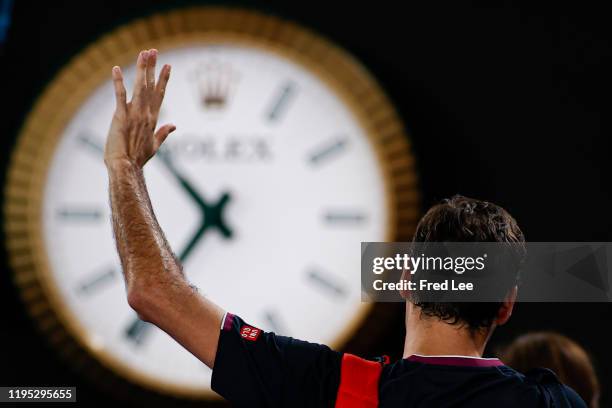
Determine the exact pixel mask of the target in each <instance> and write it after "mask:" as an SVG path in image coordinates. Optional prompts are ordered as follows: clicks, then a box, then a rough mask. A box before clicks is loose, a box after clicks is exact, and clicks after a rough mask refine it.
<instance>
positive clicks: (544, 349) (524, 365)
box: [500, 332, 599, 408]
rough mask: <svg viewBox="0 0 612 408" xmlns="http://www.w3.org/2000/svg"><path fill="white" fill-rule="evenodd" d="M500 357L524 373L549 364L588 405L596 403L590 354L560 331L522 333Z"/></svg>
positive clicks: (597, 389)
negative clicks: (559, 332)
mask: <svg viewBox="0 0 612 408" xmlns="http://www.w3.org/2000/svg"><path fill="white" fill-rule="evenodd" d="M500 358H501V359H502V360H503V361H504V363H505V364H507V365H509V366H510V367H512V368H514V369H515V370H518V371H520V372H523V373H525V372H527V371H529V370H531V369H533V368H538V367H546V368H550V369H551V370H553V371H554V372H555V373H556V374H557V376H558V377H559V380H561V382H562V383H564V384H566V385H568V386H570V387H572V388H573V389H574V390H575V391H576V392H577V393H578V395H580V396H581V397H582V399H583V400H585V401H586V403H587V404H588V406H589V407H591V408H596V407H597V406H598V401H599V381H598V380H597V375H596V374H595V369H594V368H593V364H592V363H591V359H590V358H589V355H588V354H587V352H586V351H585V350H584V349H583V348H582V347H580V345H579V344H578V343H576V342H575V341H573V340H571V339H569V338H567V337H565V336H563V335H561V334H558V333H552V332H537V333H528V334H524V335H522V336H520V337H518V338H517V339H516V340H514V342H512V344H510V346H508V347H507V348H506V349H505V350H503V351H502V352H501V353H500Z"/></svg>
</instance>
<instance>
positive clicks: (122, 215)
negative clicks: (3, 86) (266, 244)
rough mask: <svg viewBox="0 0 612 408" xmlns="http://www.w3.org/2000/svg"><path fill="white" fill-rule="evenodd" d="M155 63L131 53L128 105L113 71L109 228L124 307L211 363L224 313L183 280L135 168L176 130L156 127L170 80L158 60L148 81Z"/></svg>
mask: <svg viewBox="0 0 612 408" xmlns="http://www.w3.org/2000/svg"><path fill="white" fill-rule="evenodd" d="M156 60H157V51H156V50H149V51H143V52H141V53H140V54H139V55H138V60H137V63H136V80H135V84H134V93H133V96H132V100H131V101H130V102H127V100H126V90H125V87H124V85H123V76H122V74H121V70H120V68H119V67H114V68H113V73H112V76H113V83H114V86H115V95H116V101H117V107H116V110H115V114H114V116H113V120H112V123H111V127H110V130H109V133H108V139H107V142H106V148H105V152H104V161H105V163H106V167H107V169H108V175H109V182H110V187H109V189H110V202H111V211H112V217H113V230H114V232H115V240H116V242H117V250H118V251H119V257H120V258H121V265H122V267H123V274H124V278H125V284H126V289H127V296H128V303H129V304H130V306H131V307H132V308H133V309H134V310H135V311H136V312H137V313H138V315H139V317H140V318H141V319H143V320H145V321H148V322H151V323H153V324H155V325H156V326H158V327H159V328H161V329H162V330H164V331H165V332H166V333H168V334H169V335H170V336H172V337H173V338H174V339H175V340H176V341H178V342H179V343H180V344H182V345H183V347H185V348H186V349H187V350H189V351H190V352H191V353H192V354H194V355H195V356H196V357H198V358H199V359H200V360H202V361H203V362H204V363H205V364H206V365H208V366H209V367H211V368H212V367H213V365H214V360H215V354H216V351H217V342H218V339H219V327H220V325H221V319H222V316H223V311H222V310H221V309H220V308H219V307H218V306H216V305H215V304H214V303H212V302H210V301H209V300H207V299H205V298H204V297H203V296H201V295H199V294H198V292H197V290H196V289H195V288H194V287H192V286H191V285H190V284H189V282H188V281H187V279H186V278H185V275H184V274H183V271H182V267H181V264H180V263H179V261H178V260H177V258H176V257H175V256H174V254H173V252H172V249H171V248H170V246H169V245H168V242H167V241H166V238H165V236H164V233H163V231H162V230H161V228H160V226H159V224H158V222H157V219H156V218H155V214H154V212H153V208H152V206H151V202H150V200H149V194H148V192H147V188H146V184H145V180H144V176H143V172H142V167H143V166H144V165H145V163H146V162H147V161H148V160H149V159H150V158H151V157H153V155H154V154H155V152H156V151H157V150H158V149H159V146H160V145H161V144H162V143H163V141H164V140H165V139H166V137H167V136H168V134H170V132H172V131H174V129H175V127H174V125H169V124H168V125H164V126H161V127H160V128H159V129H158V130H157V132H155V127H156V124H157V117H158V114H159V109H160V106H161V103H162V101H163V97H164V92H165V88H166V84H167V83H168V79H169V77H170V66H169V65H165V66H164V67H163V68H162V70H161V72H160V74H159V79H158V81H157V83H156V82H155V63H156Z"/></svg>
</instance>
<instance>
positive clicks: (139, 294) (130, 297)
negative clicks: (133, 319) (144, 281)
mask: <svg viewBox="0 0 612 408" xmlns="http://www.w3.org/2000/svg"><path fill="white" fill-rule="evenodd" d="M151 289H152V288H145V287H143V286H139V285H132V287H130V288H129V289H128V293H127V301H128V304H129V305H130V307H131V308H132V309H133V310H134V311H135V312H136V313H137V314H138V318H139V319H140V320H142V321H145V322H148V323H153V321H152V320H153V316H155V309H156V308H157V307H158V306H157V305H156V300H155V299H156V296H155V295H154V293H155V292H154V290H151Z"/></svg>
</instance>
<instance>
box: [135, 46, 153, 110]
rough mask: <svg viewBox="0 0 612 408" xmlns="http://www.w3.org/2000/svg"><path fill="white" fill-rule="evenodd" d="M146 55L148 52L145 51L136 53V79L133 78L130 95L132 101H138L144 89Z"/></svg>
mask: <svg viewBox="0 0 612 408" xmlns="http://www.w3.org/2000/svg"><path fill="white" fill-rule="evenodd" d="M148 57H149V53H148V52H147V51H141V52H140V54H138V59H137V60H136V79H135V80H134V95H133V96H132V102H137V101H139V100H140V98H141V97H142V94H143V92H144V90H145V87H146V83H145V72H146V70H147V59H148Z"/></svg>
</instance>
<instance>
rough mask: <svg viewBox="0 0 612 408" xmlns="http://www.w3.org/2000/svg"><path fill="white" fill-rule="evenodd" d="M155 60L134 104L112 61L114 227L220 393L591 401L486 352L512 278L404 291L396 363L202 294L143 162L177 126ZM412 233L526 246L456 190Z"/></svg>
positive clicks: (315, 398) (147, 293)
mask: <svg viewBox="0 0 612 408" xmlns="http://www.w3.org/2000/svg"><path fill="white" fill-rule="evenodd" d="M156 59H157V51H156V50H148V51H143V52H141V53H140V54H139V56H138V59H137V63H136V66H137V69H136V80H135V85H134V91H133V95H132V98H131V100H130V101H129V102H128V101H127V97H126V94H127V92H126V89H125V87H124V84H123V76H122V73H121V69H120V68H119V67H113V70H112V77H113V83H114V87H115V96H116V103H117V106H116V111H115V113H114V116H113V119H112V122H111V126H110V130H109V133H108V138H107V143H106V147H105V154H104V160H105V164H106V167H107V169H108V175H109V191H110V204H111V211H112V221H113V230H114V234H115V239H116V244H117V250H118V252H119V256H120V259H121V264H122V269H123V274H124V278H125V283H126V290H127V299H128V303H129V304H130V306H131V307H132V308H133V309H134V310H135V311H136V312H137V313H138V315H139V316H140V318H141V319H143V320H145V321H148V322H151V323H153V324H155V325H156V326H158V327H159V328H161V329H162V330H164V331H165V332H167V333H168V334H169V335H170V336H172V337H173V338H174V339H175V340H176V341H177V342H179V343H180V344H181V345H182V346H183V347H185V348H186V349H187V350H189V351H190V352H191V353H192V354H194V355H195V356H196V357H198V358H199V359H200V360H201V361H202V362H203V363H204V364H206V365H207V366H209V367H210V368H212V370H213V374H212V388H213V390H215V391H216V392H217V393H219V394H220V395H221V396H223V397H224V398H225V399H227V400H228V401H229V402H231V403H232V404H233V405H235V406H249V407H333V406H335V407H352V408H360V407H364V408H365V407H376V406H380V407H400V406H401V407H417V406H418V407H436V408H441V407H450V406H464V407H487V408H490V407H492V406H494V407H496V408H504V407H517V406H521V407H522V408H530V407H552V406H555V407H563V406H567V407H586V406H585V404H584V402H583V401H582V400H581V399H580V397H578V395H577V394H576V393H575V392H574V391H572V390H571V389H570V388H569V387H566V386H563V385H561V383H559V381H558V380H557V378H556V377H555V376H554V374H552V373H551V372H550V371H546V372H543V373H540V374H541V375H539V376H537V377H528V376H525V375H522V374H520V373H518V372H517V371H515V370H513V369H512V368H510V367H508V366H505V365H504V364H503V363H502V362H501V361H500V360H498V359H495V358H492V359H491V358H482V354H483V350H484V348H485V345H486V344H487V341H488V340H489V338H490V337H491V335H492V333H493V331H494V330H495V328H496V327H497V326H499V325H502V324H504V323H506V322H507V321H508V319H509V318H510V316H511V314H512V309H513V307H514V302H515V299H516V294H517V288H516V286H515V285H514V283H513V286H511V287H508V291H507V293H506V295H505V298H504V299H500V301H499V302H497V303H479V304H469V303H432V302H417V303H413V302H412V301H409V300H407V301H406V302H405V303H406V319H405V324H406V337H405V342H404V355H403V357H404V358H403V359H401V360H399V361H397V362H394V363H392V364H384V363H383V362H378V361H370V360H366V359H363V358H360V357H357V356H355V355H352V354H348V353H340V352H336V351H333V350H331V349H330V348H329V347H327V346H325V345H320V344H314V343H309V342H305V341H301V340H297V339H293V338H290V337H285V336H279V335H276V334H274V333H269V332H264V331H262V330H260V329H259V328H257V327H253V326H251V325H249V324H248V323H246V322H244V321H243V320H242V319H241V318H240V317H238V316H236V315H234V314H232V313H229V312H225V311H224V310H223V309H221V308H220V307H219V306H217V305H216V304H214V303H213V302H212V301H211V300H210V299H207V298H206V297H204V296H202V295H201V294H200V293H199V292H198V290H197V289H196V288H195V287H193V286H192V285H191V284H190V283H189V281H188V280H187V278H186V276H185V275H184V273H183V270H182V267H181V264H180V262H179V261H178V260H177V258H176V256H175V255H174V254H173V252H172V249H171V248H170V246H169V244H168V242H167V241H166V238H165V236H164V233H163V231H162V230H161V228H160V226H159V224H158V222H157V220H156V218H155V214H154V212H153V208H152V205H151V202H150V199H149V195H148V192H147V187H146V182H145V179H144V176H143V170H142V168H143V166H144V165H145V164H146V163H147V161H148V160H149V159H150V158H151V157H153V155H154V154H155V153H156V151H157V150H158V148H159V147H160V145H161V144H162V143H163V142H164V140H165V139H166V137H168V135H169V134H170V133H171V132H172V131H173V130H175V126H174V125H171V124H166V125H163V126H161V127H159V128H158V129H157V130H155V129H156V122H157V117H158V114H159V110H160V106H161V104H162V100H163V96H164V93H165V88H166V85H167V83H168V80H169V77H170V66H168V65H165V66H164V67H163V68H162V69H161V73H160V75H159V79H158V80H157V81H156V79H155V77H154V74H155V64H156ZM414 240H415V241H419V242H444V241H451V242H452V241H459V242H461V241H473V242H480V241H490V242H501V243H508V244H519V245H518V246H519V247H521V248H522V249H523V250H524V237H523V233H522V232H521V230H520V229H519V227H518V225H517V223H516V221H515V220H514V219H513V218H512V217H511V216H510V214H508V213H507V212H506V211H505V210H504V209H502V208H501V207H499V206H497V205H494V204H492V203H488V202H484V201H479V200H475V199H470V198H466V197H461V196H456V197H453V198H451V199H450V200H446V201H444V202H442V203H441V204H438V205H436V206H434V207H433V208H431V209H430V210H429V211H428V212H427V213H426V214H425V216H424V217H423V218H422V219H421V221H420V222H419V225H418V226H417V230H416V233H415V237H414ZM511 246H512V247H516V245H511ZM519 252H520V251H519ZM519 255H523V254H519ZM206 272H207V273H222V272H223V271H206ZM516 273H517V274H518V268H517V269H516ZM228 284H231V281H228ZM296 295H297V294H296ZM295 301H296V302H299V301H300V299H299V296H295ZM321 324H322V325H323V324H325V322H324V321H322V322H321Z"/></svg>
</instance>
